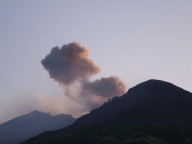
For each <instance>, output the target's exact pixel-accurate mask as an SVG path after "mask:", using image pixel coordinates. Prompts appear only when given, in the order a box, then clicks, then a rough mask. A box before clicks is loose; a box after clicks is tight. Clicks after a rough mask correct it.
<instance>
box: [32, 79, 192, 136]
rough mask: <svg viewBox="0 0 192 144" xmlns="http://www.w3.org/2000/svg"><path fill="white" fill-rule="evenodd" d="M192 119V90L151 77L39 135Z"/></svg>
mask: <svg viewBox="0 0 192 144" xmlns="http://www.w3.org/2000/svg"><path fill="white" fill-rule="evenodd" d="M191 122H192V93H190V92H187V91H185V90H183V89H181V88H179V87H177V86H175V85H173V84H171V83H168V82H164V81H160V80H149V81H146V82H143V83H141V84H138V85H136V86H135V87H133V88H131V89H129V91H128V92H127V93H126V94H124V95H123V96H121V97H115V98H113V99H112V101H110V102H108V103H106V104H104V105H102V106H101V107H99V108H97V109H95V110H93V111H91V112H90V113H89V114H87V115H85V116H82V117H81V118H79V119H77V121H76V122H74V123H73V124H72V125H70V126H68V127H66V128H64V129H60V130H57V131H52V132H48V133H46V134H42V135H40V137H42V138H43V137H44V138H45V137H55V136H57V135H61V134H64V133H67V132H70V131H73V130H78V129H80V128H83V127H89V126H98V125H105V124H111V125H115V124H118V123H127V124H131V123H136V124H138V123H143V124H146V123H148V124H166V125H168V124H185V125H191V124H192V123H191ZM37 138H38V136H37ZM34 140H35V139H34Z"/></svg>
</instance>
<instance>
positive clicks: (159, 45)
mask: <svg viewBox="0 0 192 144" xmlns="http://www.w3.org/2000/svg"><path fill="white" fill-rule="evenodd" d="M191 7H192V1H191V0H182V1H180V0H169V1H168V0H167V1H166V0H165V1H161V0H136V1H135V0H134V1H133V0H127V1H125V0H105V1H102V0H92V1H87V0H81V1H80V0H73V1H70V0H65V1H63V0H57V1H51V0H48V1H43V0H42V1H35V0H30V1H11V0H9V1H6V0H2V1H0V17H1V22H0V31H1V33H0V45H1V48H0V50H1V52H0V124H1V123H4V122H6V121H8V120H10V119H13V118H15V117H17V116H20V115H24V114H27V113H29V112H31V111H33V110H39V111H43V112H50V113H51V114H52V115H56V114H60V113H64V114H72V116H73V117H76V118H77V117H79V116H81V115H83V114H86V113H88V112H89V109H85V107H84V106H85V105H86V104H85V102H86V97H83V98H82V99H81V97H78V98H79V101H75V100H74V99H73V98H71V97H69V96H68V95H67V94H66V90H67V87H66V85H65V84H64V85H62V84H61V83H59V82H58V81H57V80H56V79H54V78H50V74H49V71H48V70H46V69H45V67H44V66H43V65H42V63H41V61H42V60H43V59H45V57H46V56H47V55H49V54H50V52H51V50H52V48H54V47H56V46H57V47H58V48H62V46H63V45H68V44H70V43H78V44H79V45H80V46H81V47H85V48H86V49H87V51H88V53H89V56H88V57H87V58H88V59H89V60H92V61H93V62H94V64H95V65H97V66H98V67H99V68H100V72H98V73H95V74H94V75H91V76H87V78H88V81H89V82H90V83H94V82H95V81H97V80H101V79H102V78H106V79H107V78H110V77H113V76H116V77H118V79H121V80H122V81H123V82H124V84H125V85H126V91H127V90H128V89H129V88H131V87H133V86H135V85H137V84H139V83H141V82H144V81H147V80H149V79H158V80H164V81H167V82H170V83H173V84H174V85H176V86H179V87H181V88H183V89H184V90H187V91H190V92H192V21H191V20H192V17H191V16H192V9H191ZM89 60H88V61H89ZM75 88H76V86H74V85H73V86H72V88H71V91H73V90H74V91H75ZM78 88H79V87H78ZM94 100H95V99H94V97H93V98H92V101H94ZM105 100H106V99H105ZM83 102H84V103H83ZM102 102H103V101H102ZM97 106H98V105H97Z"/></svg>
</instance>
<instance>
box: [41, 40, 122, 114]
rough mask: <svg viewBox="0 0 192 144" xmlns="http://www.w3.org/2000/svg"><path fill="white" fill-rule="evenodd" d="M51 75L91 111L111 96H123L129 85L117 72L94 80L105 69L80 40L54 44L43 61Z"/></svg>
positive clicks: (66, 91) (66, 92)
mask: <svg viewBox="0 0 192 144" xmlns="http://www.w3.org/2000/svg"><path fill="white" fill-rule="evenodd" d="M41 63H42V65H43V66H44V68H45V69H46V70H47V71H48V72H49V75H50V77H51V78H53V79H54V80H56V81H57V82H59V84H60V85H62V86H64V88H65V95H66V96H68V97H69V98H70V99H72V100H73V101H74V102H76V103H78V104H80V105H82V111H89V110H91V109H93V108H96V107H98V106H100V105H101V104H103V102H104V101H106V100H107V99H108V98H111V97H114V96H121V95H123V94H124V93H125V92H126V85H125V84H124V82H123V81H122V80H121V79H120V78H118V77H117V76H111V77H109V78H101V80H95V81H93V82H92V81H90V80H89V78H90V77H91V76H93V75H96V74H98V73H99V72H100V71H101V70H100V67H99V66H98V65H95V64H94V62H93V61H92V60H91V59H89V50H88V49H86V48H85V47H82V46H81V44H80V43H75V42H73V43H69V44H68V45H63V46H62V47H61V49H60V48H59V47H54V48H52V50H51V52H50V54H48V55H47V56H46V57H45V59H43V60H42V61H41Z"/></svg>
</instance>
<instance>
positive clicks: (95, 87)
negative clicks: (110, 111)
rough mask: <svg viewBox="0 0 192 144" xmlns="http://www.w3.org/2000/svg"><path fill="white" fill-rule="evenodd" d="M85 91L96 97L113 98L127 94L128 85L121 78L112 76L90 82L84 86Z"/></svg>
mask: <svg viewBox="0 0 192 144" xmlns="http://www.w3.org/2000/svg"><path fill="white" fill-rule="evenodd" d="M83 90H85V91H88V92H89V93H91V94H94V95H98V96H101V97H106V98H111V97H113V96H121V95H123V94H124V93H125V92H126V85H125V84H124V82H123V81H122V80H121V79H120V78H119V77H116V76H111V77H109V78H101V80H95V81H94V82H88V83H86V84H84V85H83Z"/></svg>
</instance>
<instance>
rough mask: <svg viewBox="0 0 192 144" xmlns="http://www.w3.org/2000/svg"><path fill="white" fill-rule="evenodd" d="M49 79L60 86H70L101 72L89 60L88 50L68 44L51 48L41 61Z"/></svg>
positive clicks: (74, 44) (75, 44)
mask: <svg viewBox="0 0 192 144" xmlns="http://www.w3.org/2000/svg"><path fill="white" fill-rule="evenodd" d="M41 63H42V65H43V66H44V68H45V69H46V70H48V71H49V74H50V77H51V78H53V79H55V80H56V81H58V82H59V83H60V84H64V85H70V84H72V83H74V82H75V81H76V80H79V79H83V78H85V77H87V76H93V75H95V74H98V73H99V72H100V71H101V70H100V68H99V66H96V65H95V64H94V62H93V61H92V60H91V59H89V50H88V49H86V48H85V47H82V46H81V45H80V43H70V44H68V45H63V46H62V47H61V49H59V47H54V48H52V50H51V52H50V54H48V55H47V56H46V57H45V59H43V60H42V61H41Z"/></svg>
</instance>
